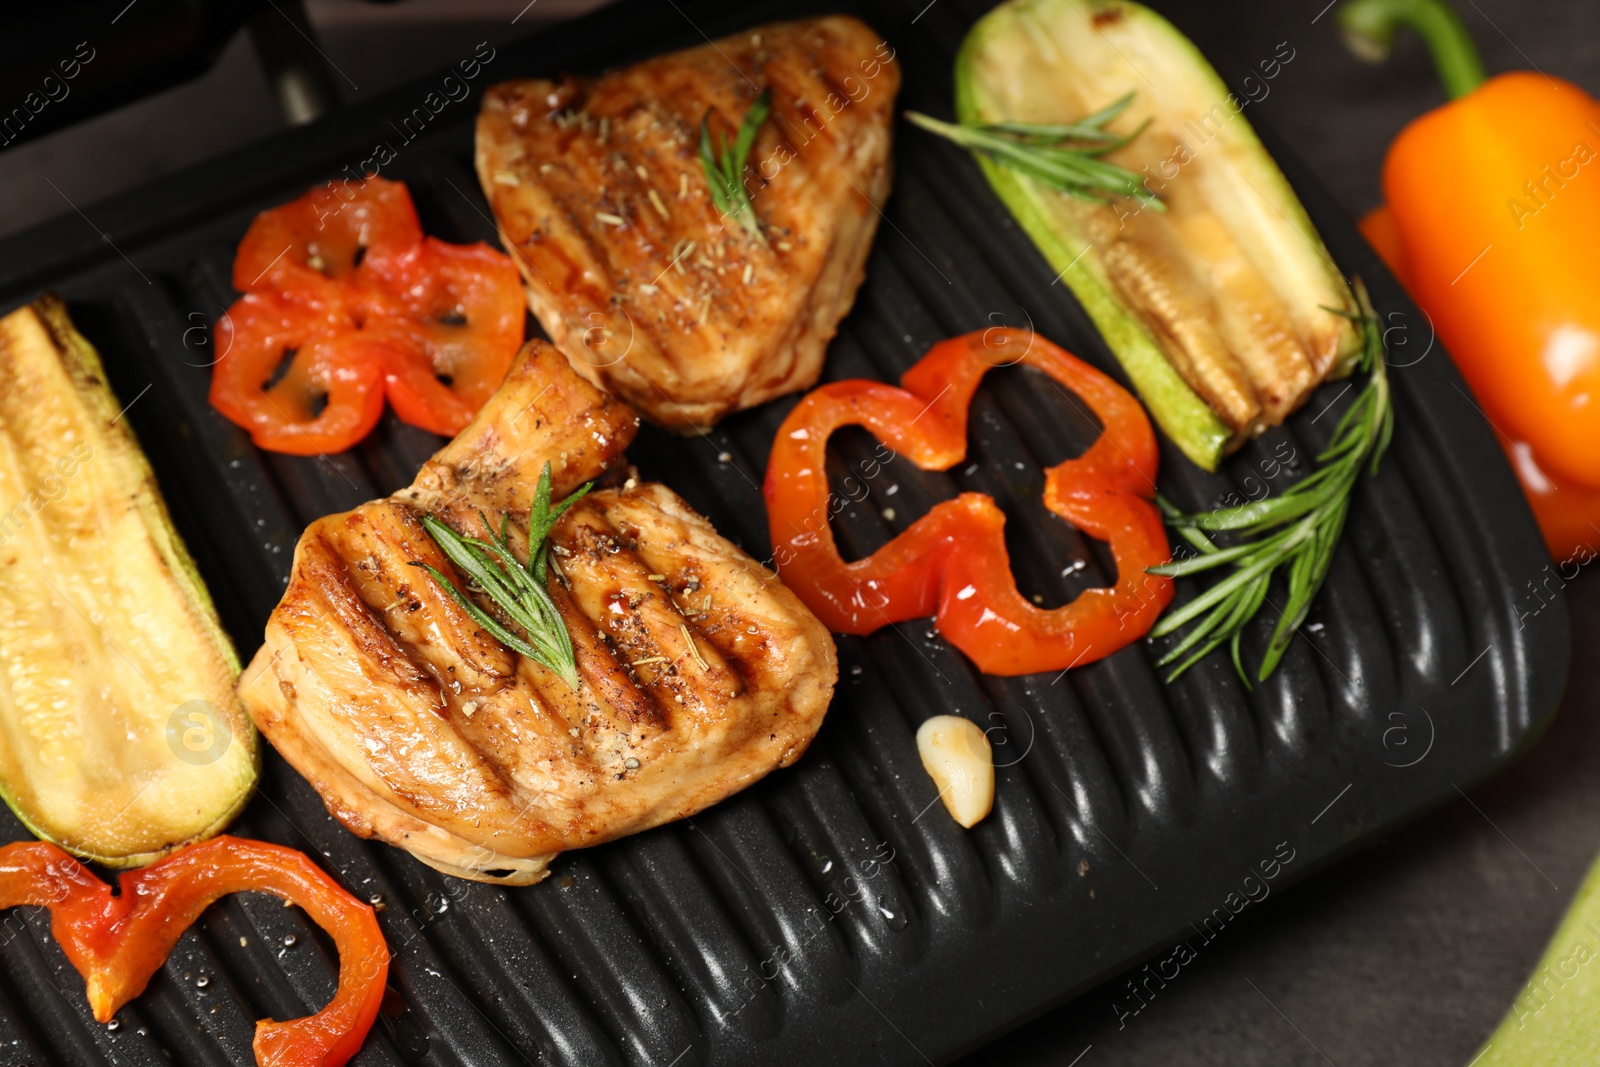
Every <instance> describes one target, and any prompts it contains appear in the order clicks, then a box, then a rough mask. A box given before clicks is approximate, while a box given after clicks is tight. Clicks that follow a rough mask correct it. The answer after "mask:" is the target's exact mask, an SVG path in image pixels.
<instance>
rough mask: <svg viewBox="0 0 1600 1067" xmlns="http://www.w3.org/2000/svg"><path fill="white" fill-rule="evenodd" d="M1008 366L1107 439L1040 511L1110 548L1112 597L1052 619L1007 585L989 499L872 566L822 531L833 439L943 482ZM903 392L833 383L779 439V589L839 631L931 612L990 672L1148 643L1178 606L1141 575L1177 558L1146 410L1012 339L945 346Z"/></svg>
mask: <svg viewBox="0 0 1600 1067" xmlns="http://www.w3.org/2000/svg"><path fill="white" fill-rule="evenodd" d="M1018 352H1020V353H1021V354H1020V355H1017V354H1016V353H1018ZM1009 363H1025V364H1027V365H1029V366H1032V367H1034V368H1036V369H1038V370H1040V371H1043V372H1044V373H1045V374H1047V375H1049V376H1050V377H1051V378H1054V379H1055V380H1056V381H1057V382H1059V383H1060V384H1061V385H1062V386H1064V387H1065V388H1066V389H1068V390H1070V391H1071V392H1072V393H1075V394H1077V396H1078V397H1080V398H1081V399H1082V400H1083V401H1084V402H1085V403H1086V404H1087V405H1088V407H1089V408H1090V410H1092V411H1093V412H1094V414H1095V415H1096V417H1098V419H1099V420H1100V424H1101V426H1102V427H1104V429H1103V430H1102V432H1101V435H1100V437H1099V438H1098V439H1097V440H1096V441H1095V443H1094V444H1093V445H1092V446H1091V447H1090V448H1089V450H1088V451H1087V452H1085V453H1084V454H1083V455H1081V456H1079V457H1078V458H1076V459H1069V460H1066V461H1065V462H1063V463H1059V464H1057V465H1056V466H1054V467H1051V468H1049V469H1048V470H1047V472H1046V478H1045V490H1044V503H1045V506H1046V507H1047V508H1049V509H1050V510H1051V511H1053V512H1055V513H1056V514H1057V515H1059V516H1061V517H1062V518H1064V519H1066V520H1067V521H1068V522H1071V523H1073V524H1074V525H1075V526H1077V527H1078V528H1079V529H1081V530H1083V531H1084V532H1085V533H1087V534H1089V535H1090V536H1092V537H1095V538H1098V539H1100V540H1103V541H1108V542H1109V543H1110V545H1111V551H1112V554H1113V556H1114V557H1115V559H1116V564H1117V583H1116V585H1114V586H1111V587H1109V588H1098V589H1090V590H1086V591H1085V592H1083V593H1082V594H1081V595H1079V596H1078V598H1077V599H1076V600H1074V601H1073V602H1072V603H1070V604H1066V605H1063V606H1062V607H1059V608H1054V609H1050V610H1046V609H1042V608H1038V607H1035V606H1034V605H1032V604H1030V603H1028V601H1027V600H1026V599H1025V598H1024V597H1023V596H1022V594H1021V593H1020V592H1018V591H1017V585H1016V581H1015V580H1014V579H1013V578H1012V576H1011V562H1010V556H1009V554H1008V553H1007V552H1006V543H1005V536H1004V527H1005V515H1004V514H1003V513H1002V512H1001V511H1000V509H999V507H997V506H996V505H995V502H994V499H993V498H992V497H989V496H987V495H985V494H982V493H962V494H961V495H960V496H958V497H956V498H955V499H954V500H946V501H944V502H942V503H940V504H938V505H937V506H936V507H934V508H933V509H932V510H931V511H929V512H928V513H927V514H926V515H924V516H923V517H922V518H920V519H918V520H917V521H916V522H914V523H913V524H912V525H911V526H910V528H908V529H907V530H905V531H904V532H902V533H901V534H900V535H899V536H897V537H895V538H894V539H893V540H892V541H890V542H889V543H888V544H886V545H884V546H883V547H882V548H880V549H879V550H878V551H877V552H874V553H873V554H872V555H871V556H868V557H867V558H866V559H861V560H857V561H856V562H854V563H846V562H844V560H843V559H841V558H840V556H839V550H838V547H837V546H836V545H835V543H834V538H833V531H832V530H831V529H830V528H829V526H828V519H829V517H830V515H831V511H830V508H829V487H828V476H827V471H826V466H825V459H826V452H827V447H828V438H829V437H830V436H831V435H832V434H833V432H834V431H835V430H837V429H839V428H840V427H841V426H862V427H865V428H866V429H868V430H870V431H871V432H872V433H873V434H875V435H876V436H877V437H878V439H879V440H880V441H883V442H885V443H886V444H888V445H889V446H890V447H892V448H893V449H895V450H896V451H897V452H900V453H902V454H904V455H905V456H906V458H908V459H910V460H911V461H912V462H913V463H915V464H916V465H917V466H918V467H921V468H922V469H923V470H947V469H949V468H950V467H952V466H954V465H955V464H957V463H959V462H961V461H962V459H964V458H965V456H966V448H967V409H968V407H969V406H970V404H971V401H972V394H973V392H974V391H976V389H977V387H978V383H979V381H980V380H981V379H982V377H983V375H984V373H985V372H986V371H988V370H989V369H990V368H991V367H994V366H1001V365H1005V364H1009ZM900 381H901V385H902V386H903V388H898V389H897V388H895V387H894V386H892V385H887V384H884V383H882V382H873V381H864V380H855V381H844V382H834V383H831V384H828V385H824V386H822V387H820V388H818V389H815V390H813V391H812V392H811V393H809V394H808V395H807V396H806V397H805V398H804V399H802V400H801V401H800V403H799V404H798V405H797V406H796V407H795V409H794V410H793V411H792V412H790V413H789V417H788V418H787V419H785V420H784V422H783V426H782V427H781V428H780V429H779V430H778V437H777V440H776V441H774V442H773V446H772V456H771V461H770V462H769V464H768V467H767V479H766V485H765V488H764V492H765V495H766V499H767V515H768V523H769V528H770V530H771V535H772V543H773V547H774V560H775V562H776V563H777V566H778V571H779V573H780V574H781V575H782V577H783V580H784V583H785V584H786V585H788V586H789V587H790V588H791V589H793V590H794V591H795V592H796V593H797V594H799V596H800V598H801V599H802V600H804V601H805V602H806V604H807V605H808V606H809V607H810V608H811V610H812V611H814V612H816V614H817V617H818V618H820V619H821V620H822V621H823V623H824V624H826V625H827V626H828V628H829V629H831V630H834V631H835V632H839V633H851V634H867V633H871V632H872V631H873V630H876V629H877V628H878V627H880V626H884V625H886V624H888V623H893V622H902V621H904V620H906V619H914V618H920V617H924V616H927V615H933V616H934V617H935V619H936V622H937V625H938V628H939V632H940V633H942V634H944V636H945V637H946V638H947V639H948V640H949V641H950V642H951V643H952V644H953V645H955V646H956V647H957V648H959V649H961V651H963V652H965V653H966V654H967V656H969V657H970V658H971V659H972V661H973V662H974V663H976V664H977V665H978V667H979V669H980V670H982V671H984V672H985V673H987V674H1000V675H1013V674H1032V673H1035V672H1038V671H1059V670H1065V669H1066V668H1068V667H1072V666H1077V665H1079V664H1084V663H1091V662H1093V661H1094V660H1097V659H1100V658H1102V657H1104V656H1108V655H1110V654H1111V653H1113V652H1115V651H1117V650H1118V649H1120V648H1123V647H1124V646H1126V645H1128V644H1130V643H1131V642H1133V641H1135V640H1137V639H1138V638H1139V637H1141V636H1143V635H1144V634H1145V633H1146V632H1147V631H1148V630H1149V629H1150V627H1151V626H1152V625H1154V623H1155V620H1156V617H1157V616H1159V615H1160V614H1161V611H1162V609H1163V608H1165V607H1166V606H1167V604H1168V602H1169V601H1171V599H1172V582H1171V580H1170V579H1166V578H1160V577H1157V576H1154V575H1150V574H1146V573H1145V568H1147V567H1151V566H1154V565H1156V564H1159V563H1165V562H1166V561H1167V560H1168V559H1169V558H1170V552H1169V549H1168V544H1167V533H1166V528H1165V525H1164V524H1163V523H1162V520H1161V514H1160V512H1158V511H1157V510H1156V508H1155V507H1154V505H1153V504H1151V502H1150V501H1151V500H1152V499H1153V498H1154V496H1155V477H1156V469H1157V465H1158V462H1159V460H1158V456H1157V452H1156V440H1155V434H1154V432H1153V431H1152V430H1151V428H1150V421H1149V419H1148V418H1147V417H1146V416H1145V413H1144V409H1143V408H1141V407H1140V406H1139V403H1138V401H1137V400H1135V399H1134V398H1133V397H1132V396H1131V395H1129V393H1128V392H1127V391H1126V390H1124V389H1123V388H1122V387H1121V386H1119V385H1117V384H1116V383H1115V382H1114V381H1112V380H1111V379H1110V378H1108V377H1106V375H1104V374H1102V373H1100V372H1099V371H1097V370H1095V369H1094V368H1093V367H1090V366H1089V365H1088V364H1086V363H1084V362H1083V361H1081V360H1079V359H1078V358H1077V357H1075V356H1072V355H1070V354H1069V353H1067V352H1066V351H1064V350H1062V349H1061V348H1059V347H1058V346H1056V345H1054V344H1051V343H1050V342H1049V341H1046V340H1044V339H1043V338H1041V337H1037V336H1035V335H1033V334H1031V333H1028V332H1025V331H1021V330H1012V329H991V330H985V331H981V332H976V333H970V334H967V335H965V336H963V337H955V338H952V339H950V340H948V341H943V342H941V343H939V344H937V345H935V346H934V347H933V349H932V350H931V351H929V352H928V354H927V355H926V356H924V357H923V358H922V359H921V360H920V361H919V362H918V363H917V364H916V365H915V366H914V367H912V368H911V369H910V370H909V371H907V372H906V373H905V376H904V377H902V378H901V380H900Z"/></svg>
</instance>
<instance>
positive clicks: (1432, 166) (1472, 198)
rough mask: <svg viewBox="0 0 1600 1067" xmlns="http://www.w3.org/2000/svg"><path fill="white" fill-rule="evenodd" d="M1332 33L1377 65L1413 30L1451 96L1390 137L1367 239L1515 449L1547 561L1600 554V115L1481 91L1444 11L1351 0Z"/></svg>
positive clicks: (1529, 96)
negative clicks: (1585, 552)
mask: <svg viewBox="0 0 1600 1067" xmlns="http://www.w3.org/2000/svg"><path fill="white" fill-rule="evenodd" d="M1339 19H1340V23H1341V26H1342V27H1343V29H1344V30H1345V33H1346V35H1347V37H1348V38H1349V39H1350V41H1351V43H1352V45H1353V46H1354V47H1355V48H1356V50H1357V51H1358V52H1360V53H1361V54H1363V55H1369V56H1372V55H1376V56H1382V55H1385V54H1387V51H1388V48H1389V47H1390V45H1391V44H1392V42H1393V40H1394V37H1395V35H1396V33H1397V32H1398V31H1399V29H1400V28H1401V27H1406V26H1408V27H1411V28H1413V29H1415V30H1416V31H1418V32H1419V33H1420V34H1421V35H1422V36H1423V38H1424V40H1425V41H1426V42H1427V44H1428V46H1429V48H1430V50H1431V51H1432V53H1433V56H1434V59H1435V63H1436V65H1437V66H1438V68H1439V72H1440V75H1441V77H1442V79H1443V81H1444V83H1445V86H1446V89H1447V90H1448V91H1449V92H1450V94H1451V96H1452V97H1453V98H1454V99H1452V100H1451V102H1449V103H1447V104H1445V105H1443V106H1442V107H1439V108H1436V109H1435V110H1433V111H1431V112H1429V113H1428V114H1426V115H1423V116H1422V117H1420V118H1418V119H1416V120H1414V121H1413V122H1412V123H1411V124H1410V125H1408V126H1407V127H1406V128H1405V129H1404V130H1402V131H1401V133H1400V135H1399V136H1398V137H1396V138H1395V140H1394V143H1393V144H1392V145H1391V146H1390V148H1389V153H1388V157H1387V159H1386V160H1385V162H1384V168H1383V189H1384V196H1385V199H1386V201H1387V204H1386V206H1385V207H1384V208H1380V209H1379V210H1378V211H1376V212H1374V213H1372V214H1371V215H1369V216H1368V217H1367V218H1366V219H1364V220H1363V221H1362V232H1363V233H1365V234H1366V236H1367V237H1368V239H1369V240H1370V241H1372V243H1373V245H1374V247H1376V248H1377V249H1378V251H1379V253H1380V254H1381V255H1383V257H1384V259H1385V260H1386V261H1387V262H1388V264H1389V266H1390V267H1391V268H1392V269H1393V270H1394V271H1395V273H1396V275H1397V276H1399V277H1400V279H1401V281H1402V282H1403V283H1404V284H1405V285H1406V287H1407V289H1409V290H1410V292H1411V294H1412V296H1413V297H1415V298H1416V300H1417V303H1418V304H1419V305H1420V306H1421V307H1422V308H1423V310H1424V311H1426V312H1427V313H1428V316H1429V318H1430V319H1431V320H1432V322H1433V325H1434V329H1435V330H1436V331H1437V333H1438V336H1439V339H1440V340H1441V341H1442V342H1443V343H1444V345H1445V347H1447V348H1448V349H1449V351H1450V353H1451V355H1452V356H1453V357H1454V358H1455V361H1456V363H1457V365H1458V366H1459V367H1460V368H1461V372H1462V374H1463V376H1464V377H1465V378H1466V379H1467V382H1468V383H1469V384H1470V385H1471V386H1472V389H1473V392H1474V393H1475V394H1476V395H1477V398H1478V402H1479V404H1480V405H1481V406H1482V408H1483V410H1484V412H1485V414H1487V415H1488V417H1489V421H1490V422H1491V423H1493V424H1494V427H1495V429H1496V431H1497V432H1499V434H1500V435H1501V438H1502V441H1503V443H1505V444H1506V445H1507V450H1508V454H1509V455H1511V457H1512V459H1513V463H1514V465H1516V467H1517V469H1518V473H1519V475H1520V476H1521V478H1522V483H1523V488H1524V490H1525V491H1526V493H1527V495H1528V497H1529V500H1530V502H1531V503H1532V504H1533V507H1534V510H1535V514H1536V515H1537V516H1538V518H1539V520H1540V525H1541V528H1542V529H1543V530H1544V532H1545V537H1546V540H1547V541H1548V543H1549V546H1550V549H1551V551H1552V552H1553V553H1555V554H1556V556H1557V557H1558V558H1566V557H1568V556H1570V555H1571V554H1572V553H1573V551H1574V550H1575V549H1577V548H1578V547H1579V546H1580V545H1582V544H1600V533H1597V532H1596V531H1595V530H1594V529H1591V528H1590V526H1589V523H1590V522H1591V521H1595V520H1600V299H1597V294H1600V102H1597V101H1596V100H1595V99H1594V98H1593V97H1592V96H1590V95H1589V94H1588V93H1585V92H1584V91H1583V90H1581V89H1579V88H1578V87H1577V86H1575V85H1572V84H1571V83H1569V82H1565V81H1562V80H1560V79H1559V78H1551V77H1547V76H1545V75H1543V74H1536V73H1531V72H1525V71H1517V72H1512V73H1508V74H1501V75H1498V76H1496V77H1494V78H1488V79H1486V78H1485V75H1484V72H1483V68H1482V66H1481V64H1480V63H1479V60H1478V57H1477V52H1476V50H1475V48H1474V47H1473V44H1472V41H1471V39H1470V38H1469V37H1468V36H1467V33H1466V30H1465V28H1464V27H1463V26H1462V25H1461V23H1460V21H1459V20H1458V19H1457V18H1456V17H1455V15H1454V14H1453V13H1452V12H1451V11H1450V9H1449V8H1448V7H1447V6H1446V5H1445V4H1444V3H1443V2H1442V0H1351V2H1350V3H1347V4H1346V5H1345V6H1344V7H1342V8H1341V9H1340V11H1339ZM1591 169H1594V170H1596V171H1597V173H1594V174H1590V173H1588V172H1589V170H1591Z"/></svg>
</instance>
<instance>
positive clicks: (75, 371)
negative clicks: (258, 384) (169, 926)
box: [0, 297, 260, 867]
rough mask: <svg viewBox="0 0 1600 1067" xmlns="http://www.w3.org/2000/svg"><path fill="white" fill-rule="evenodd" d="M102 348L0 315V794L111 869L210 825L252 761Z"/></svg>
mask: <svg viewBox="0 0 1600 1067" xmlns="http://www.w3.org/2000/svg"><path fill="white" fill-rule="evenodd" d="M122 416H123V409H122V405H121V404H119V403H118V402H117V398H116V396H115V395H113V393H112V392H111V389H110V387H109V386H108V385H107V384H106V380H105V375H104V373H103V371H102V369H101V365H100V359H99V356H97V355H96V353H95V351H94V348H93V347H92V346H90V344H89V343H88V341H86V340H85V339H84V338H83V336H82V335H81V334H79V333H78V332H77V330H76V329H74V328H73V325H72V322H71V320H70V319H68V317H67V312H66V308H65V307H64V306H63V305H62V303H61V302H60V301H59V300H57V299H54V298H52V297H44V298H41V299H40V300H38V301H36V302H35V303H33V304H30V305H28V306H26V307H23V308H21V309H19V310H17V311H15V312H13V313H12V314H10V315H7V316H5V317H4V318H3V319H0V795H3V797H4V799H5V802H6V804H7V805H8V806H9V807H10V808H11V810H12V811H14V812H15V813H16V814H17V817H18V818H19V819H21V820H22V822H23V823H24V824H25V825H26V826H27V827H28V829H29V830H31V831H33V833H35V834H37V835H38V836H39V837H41V838H44V839H45V840H47V841H53V842H55V843H56V844H58V845H60V846H61V847H63V848H65V849H67V850H68V851H69V852H72V853H74V854H75V855H78V856H81V857H83V858H85V859H90V860H96V861H98V862H100V863H103V864H106V865H107V866H111V867H134V866H139V865H142V864H145V863H149V862H151V861H153V860H155V859H157V858H159V857H160V856H162V855H164V854H165V853H167V852H170V851H172V850H173V849H176V848H178V847H180V846H182V845H185V844H188V843H189V842H192V841H197V840H200V839H201V838H205V837H208V836H210V835H212V834H215V833H217V832H218V831H220V830H221V829H222V828H223V827H224V826H226V825H227V823H228V822H229V821H230V820H231V819H233V817H234V816H235V815H237V814H238V813H239V810H240V809H241V808H243V807H244V805H245V802H246V801H247V800H248V799H249V798H250V795H251V793H252V791H253V789H254V786H255V781H256V775H257V773H258V771H259V768H260V747H259V744H258V742H257V739H256V733H255V728H254V726H253V725H252V724H251V722H250V719H249V718H248V716H246V715H245V714H244V711H243V709H242V708H241V707H240V706H239V704H238V702H237V700H236V698H235V696H234V693H233V686H234V681H235V679H236V678H237V676H238V673H239V660H238V657H237V656H236V655H235V653H234V650H233V646H232V645H231V644H230V643H229V641H228V638H227V635H226V634H224V633H223V630H222V626H221V624H220V623H219V622H218V620H217V615H216V611H215V609H214V608H213V607H212V603H211V597H210V595H209V594H208V593H207V592H206V587H205V585H204V584H203V583H202V582H201V580H200V575H199V573H198V572H197V571H196V569H195V565H194V561H193V560H192V559H190V557H189V553H188V551H187V550H186V549H185V548H184V546H183V542H182V541H181V540H180V539H179V537H178V534H177V531H176V530H174V529H173V526H172V520H171V518H170V517H169V516H168V514H167V509H166V505H165V504H164V503H163V502H162V500H161V494H160V492H159V491H158V490H157V488H156V482H155V477H154V475H153V474H152V473H151V470H150V465H149V463H148V462H146V460H145V457H144V454H143V453H142V452H140V450H139V444H138V442H137V441H136V440H134V436H133V432H132V431H131V430H130V429H129V427H128V422H127V420H126V419H124V418H123V417H122Z"/></svg>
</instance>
